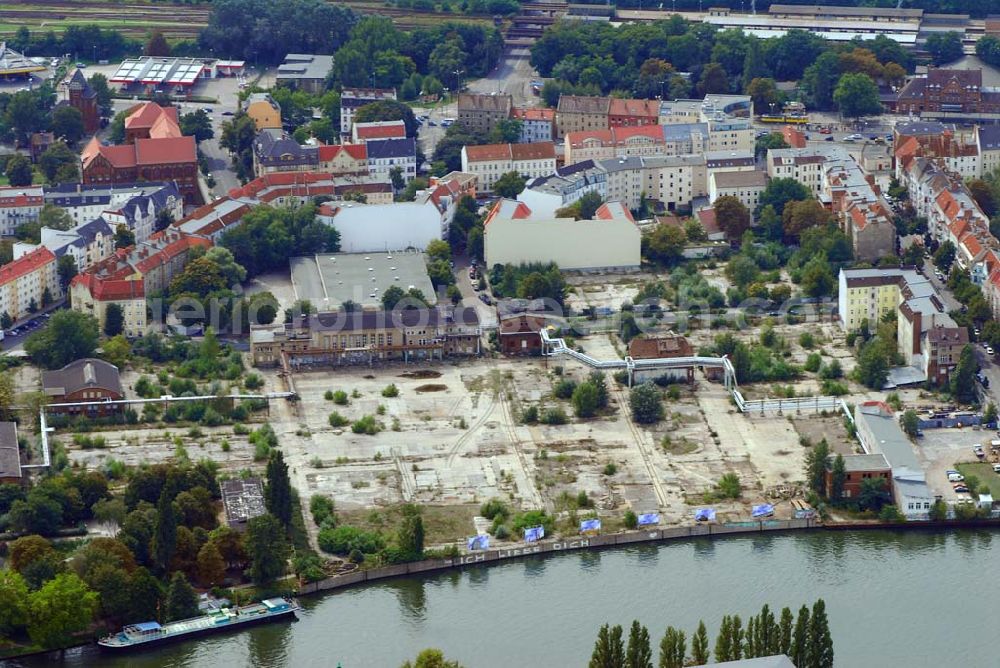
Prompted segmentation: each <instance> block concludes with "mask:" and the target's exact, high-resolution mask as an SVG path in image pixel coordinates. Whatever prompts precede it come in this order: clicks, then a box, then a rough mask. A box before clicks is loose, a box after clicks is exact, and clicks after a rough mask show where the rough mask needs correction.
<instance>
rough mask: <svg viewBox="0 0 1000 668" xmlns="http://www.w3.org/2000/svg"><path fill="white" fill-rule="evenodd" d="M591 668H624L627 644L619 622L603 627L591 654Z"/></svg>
mask: <svg viewBox="0 0 1000 668" xmlns="http://www.w3.org/2000/svg"><path fill="white" fill-rule="evenodd" d="M588 665H589V668H622V666H624V665H625V646H624V644H623V643H622V627H621V626H618V625H617V624H616V625H615V626H612V627H610V628H609V627H608V625H607V624H605V625H604V626H602V627H601V630H600V631H599V632H598V634H597V642H595V643H594V651H593V653H592V654H591V655H590V663H589V664H588Z"/></svg>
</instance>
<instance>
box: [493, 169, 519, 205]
mask: <svg viewBox="0 0 1000 668" xmlns="http://www.w3.org/2000/svg"><path fill="white" fill-rule="evenodd" d="M525 182H526V179H525V178H524V177H523V176H521V174H520V173H518V172H516V171H514V172H507V173H506V174H503V175H501V176H500V178H499V179H497V180H496V182H495V183H494V184H493V192H494V193H496V194H497V195H498V196H499V197H506V198H508V199H514V198H515V197H517V196H518V195H520V194H521V192H522V191H523V190H524V184H525Z"/></svg>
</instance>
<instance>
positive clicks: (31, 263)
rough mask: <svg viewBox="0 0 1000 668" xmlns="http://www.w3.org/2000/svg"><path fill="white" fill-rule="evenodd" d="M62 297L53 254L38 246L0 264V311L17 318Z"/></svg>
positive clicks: (15, 319) (14, 318) (23, 316)
mask: <svg viewBox="0 0 1000 668" xmlns="http://www.w3.org/2000/svg"><path fill="white" fill-rule="evenodd" d="M62 296H63V289H62V286H61V285H60V283H59V274H58V270H57V264H56V256H55V255H54V254H53V253H52V251H50V250H49V249H48V248H44V247H43V248H38V249H36V250H34V251H32V252H30V253H26V254H25V255H23V256H21V257H20V258H18V259H16V260H14V261H13V262H8V263H7V264H5V265H3V266H2V267H0V314H5V315H7V316H8V317H9V318H10V319H11V320H13V321H17V320H20V319H22V318H25V317H27V316H29V315H31V314H32V313H33V312H34V311H36V310H38V309H39V308H41V307H42V306H45V305H47V304H48V303H49V302H50V301H56V300H59V299H61V298H62Z"/></svg>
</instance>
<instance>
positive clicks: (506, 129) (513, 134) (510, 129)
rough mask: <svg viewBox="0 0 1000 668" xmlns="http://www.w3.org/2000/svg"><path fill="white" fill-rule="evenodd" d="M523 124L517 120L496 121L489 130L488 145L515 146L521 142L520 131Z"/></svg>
mask: <svg viewBox="0 0 1000 668" xmlns="http://www.w3.org/2000/svg"><path fill="white" fill-rule="evenodd" d="M523 128H524V123H522V122H521V121H519V120H517V119H512V118H508V119H502V120H499V121H497V123H496V125H494V126H493V129H492V130H490V136H489V143H491V144H516V143H518V142H519V141H520V140H521V131H522V129H523Z"/></svg>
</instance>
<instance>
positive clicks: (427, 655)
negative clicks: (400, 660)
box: [400, 649, 462, 668]
mask: <svg viewBox="0 0 1000 668" xmlns="http://www.w3.org/2000/svg"><path fill="white" fill-rule="evenodd" d="M400 668H462V666H461V665H459V663H458V661H448V660H447V659H445V658H444V653H443V652H442V651H441V650H439V649H425V650H423V651H422V652H420V654H418V655H417V660H416V662H415V663H410V662H409V661H407V662H406V663H404V664H403V665H402V666H400Z"/></svg>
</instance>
